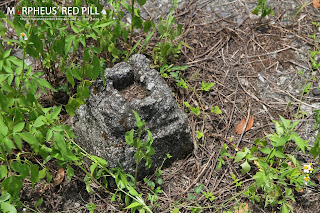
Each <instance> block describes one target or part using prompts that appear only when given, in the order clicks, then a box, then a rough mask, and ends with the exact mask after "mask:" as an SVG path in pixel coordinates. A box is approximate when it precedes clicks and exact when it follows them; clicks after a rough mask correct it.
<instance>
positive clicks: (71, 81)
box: [66, 69, 75, 88]
mask: <svg viewBox="0 0 320 213" xmlns="http://www.w3.org/2000/svg"><path fill="white" fill-rule="evenodd" d="M66 78H67V80H68V81H69V83H70V84H71V86H72V88H74V85H75V83H74V79H73V76H72V74H71V71H70V69H67V70H66Z"/></svg>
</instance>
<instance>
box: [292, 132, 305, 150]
mask: <svg viewBox="0 0 320 213" xmlns="http://www.w3.org/2000/svg"><path fill="white" fill-rule="evenodd" d="M293 135H294V136H293V138H294V142H295V143H296V144H297V146H298V147H299V148H300V149H301V150H302V151H303V153H305V146H306V145H307V144H308V141H305V140H303V139H302V138H300V137H299V136H298V134H297V133H294V134H293Z"/></svg>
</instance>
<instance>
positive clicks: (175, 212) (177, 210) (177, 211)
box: [171, 208, 180, 213]
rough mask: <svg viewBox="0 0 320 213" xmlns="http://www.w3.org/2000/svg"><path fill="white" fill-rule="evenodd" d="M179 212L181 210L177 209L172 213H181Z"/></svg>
mask: <svg viewBox="0 0 320 213" xmlns="http://www.w3.org/2000/svg"><path fill="white" fill-rule="evenodd" d="M179 210H180V209H178V208H177V209H174V210H172V212H171V213H179Z"/></svg>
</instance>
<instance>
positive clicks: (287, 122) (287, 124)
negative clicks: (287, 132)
mask: <svg viewBox="0 0 320 213" xmlns="http://www.w3.org/2000/svg"><path fill="white" fill-rule="evenodd" d="M280 119H281V121H282V123H283V125H284V127H285V128H287V129H288V128H289V127H290V123H291V121H290V120H287V119H285V118H284V117H282V116H281V115H280Z"/></svg>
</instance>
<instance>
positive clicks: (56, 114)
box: [51, 105, 62, 119]
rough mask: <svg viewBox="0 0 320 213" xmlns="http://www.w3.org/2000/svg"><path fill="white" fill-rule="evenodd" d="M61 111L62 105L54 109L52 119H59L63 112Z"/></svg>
mask: <svg viewBox="0 0 320 213" xmlns="http://www.w3.org/2000/svg"><path fill="white" fill-rule="evenodd" d="M61 109H62V105H60V106H58V107H56V108H54V110H53V112H52V114H51V118H52V119H59V117H58V115H59V114H60V112H61Z"/></svg>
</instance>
